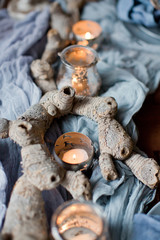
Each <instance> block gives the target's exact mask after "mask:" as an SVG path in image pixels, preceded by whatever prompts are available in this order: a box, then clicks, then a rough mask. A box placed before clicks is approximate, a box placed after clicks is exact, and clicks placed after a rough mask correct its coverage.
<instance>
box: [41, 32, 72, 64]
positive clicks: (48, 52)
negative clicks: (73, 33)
mask: <svg viewBox="0 0 160 240" xmlns="http://www.w3.org/2000/svg"><path fill="white" fill-rule="evenodd" d="M67 44H68V41H66V40H63V39H62V38H61V37H60V35H59V33H58V31H57V30H56V29H50V30H49V31H48V34H47V44H46V47H45V50H44V52H43V55H42V60H43V61H46V62H48V63H49V64H53V63H54V62H55V60H56V59H57V56H58V54H57V53H58V52H59V51H61V50H62V49H63V48H64V47H66V46H67Z"/></svg>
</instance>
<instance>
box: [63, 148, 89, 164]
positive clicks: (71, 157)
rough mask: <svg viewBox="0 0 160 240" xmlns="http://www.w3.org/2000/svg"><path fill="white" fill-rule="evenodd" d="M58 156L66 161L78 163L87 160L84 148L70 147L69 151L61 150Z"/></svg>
mask: <svg viewBox="0 0 160 240" xmlns="http://www.w3.org/2000/svg"><path fill="white" fill-rule="evenodd" d="M59 157H60V158H61V159H62V160H63V161H64V162H66V163H70V164H78V163H82V162H84V161H87V159H88V154H87V152H86V151H85V150H84V149H78V148H77V149H71V150H69V151H61V152H60V154H59Z"/></svg>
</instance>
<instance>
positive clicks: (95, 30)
mask: <svg viewBox="0 0 160 240" xmlns="http://www.w3.org/2000/svg"><path fill="white" fill-rule="evenodd" d="M72 32H73V35H74V38H75V40H76V41H77V44H78V45H83V46H90V47H92V48H94V49H97V48H98V46H99V43H100V42H101V40H102V28H101V26H100V25H99V24H98V23H97V22H94V21H90V20H81V21H79V22H77V23H75V24H74V25H73V27H72Z"/></svg>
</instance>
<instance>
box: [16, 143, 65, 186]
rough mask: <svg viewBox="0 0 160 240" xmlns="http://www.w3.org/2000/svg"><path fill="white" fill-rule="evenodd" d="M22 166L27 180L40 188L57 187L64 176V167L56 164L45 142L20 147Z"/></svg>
mask: <svg viewBox="0 0 160 240" xmlns="http://www.w3.org/2000/svg"><path fill="white" fill-rule="evenodd" d="M21 155H22V167H23V170H24V172H25V174H26V175H27V178H28V181H30V182H31V183H32V184H34V185H35V186H38V188H39V189H40V190H44V189H52V188H55V187H57V186H58V185H59V184H60V183H61V180H62V179H63V178H64V176H65V169H64V168H62V167H60V165H58V164H57V162H56V161H55V159H54V157H53V156H51V155H50V153H49V150H48V148H47V146H46V145H45V144H33V145H29V146H26V147H23V148H22V151H21Z"/></svg>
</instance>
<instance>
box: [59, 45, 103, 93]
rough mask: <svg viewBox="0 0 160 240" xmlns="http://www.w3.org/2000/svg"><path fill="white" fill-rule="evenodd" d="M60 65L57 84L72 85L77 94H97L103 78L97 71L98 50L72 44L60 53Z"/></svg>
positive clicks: (60, 85) (62, 85) (61, 85)
mask: <svg viewBox="0 0 160 240" xmlns="http://www.w3.org/2000/svg"><path fill="white" fill-rule="evenodd" d="M60 57H61V61H62V65H61V67H60V70H59V73H58V78H57V86H58V89H61V88H62V87H64V86H67V85H70V86H72V87H73V88H74V89H75V91H76V94H77V95H86V96H94V95H96V94H97V92H98V90H99V88H100V84H101V80H100V76H99V74H98V72H97V68H96V63H97V61H98V55H97V52H96V51H94V50H93V49H92V48H90V47H84V46H78V45H72V46H69V47H67V48H65V49H64V50H63V51H62V53H61V54H60Z"/></svg>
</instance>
